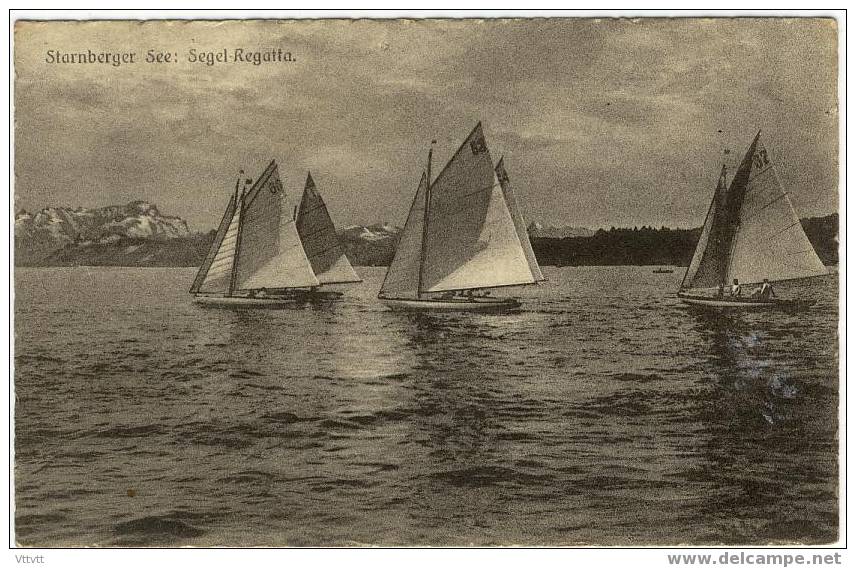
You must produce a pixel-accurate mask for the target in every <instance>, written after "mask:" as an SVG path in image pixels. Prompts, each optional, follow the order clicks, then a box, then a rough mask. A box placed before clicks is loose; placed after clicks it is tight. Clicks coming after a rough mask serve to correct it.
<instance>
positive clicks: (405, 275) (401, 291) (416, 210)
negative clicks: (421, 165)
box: [380, 172, 428, 298]
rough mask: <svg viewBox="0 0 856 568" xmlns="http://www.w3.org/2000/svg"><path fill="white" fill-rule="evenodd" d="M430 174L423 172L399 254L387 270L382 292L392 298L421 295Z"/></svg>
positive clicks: (398, 247)
mask: <svg viewBox="0 0 856 568" xmlns="http://www.w3.org/2000/svg"><path fill="white" fill-rule="evenodd" d="M427 190H428V176H427V175H426V174H425V173H424V172H423V173H422V179H421V180H420V181H419V189H417V190H416V196H415V197H414V198H413V203H412V204H411V206H410V212H409V213H408V215H407V221H406V222H405V223H404V228H403V229H402V230H401V234H400V235H399V239H398V245H397V246H396V247H395V256H394V257H393V259H392V262H391V263H390V265H389V269H388V270H387V272H386V278H385V279H384V281H383V285H382V286H381V288H380V295H381V296H384V297H388V298H416V297H418V296H419V266H420V264H421V262H422V228H423V226H424V217H425V192H426V191H427Z"/></svg>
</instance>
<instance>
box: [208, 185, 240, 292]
mask: <svg viewBox="0 0 856 568" xmlns="http://www.w3.org/2000/svg"><path fill="white" fill-rule="evenodd" d="M233 199H234V198H233ZM240 223H241V205H240V201H238V205H237V207H236V208H235V211H234V215H233V216H232V219H231V221H230V222H229V227H228V229H227V230H226V232H225V234H224V236H223V239H222V241H221V242H220V245H219V247H218V248H217V252H216V254H215V255H214V258H213V260H212V262H211V264H210V266H209V267H208V272H207V274H206V275H205V279H204V280H203V281H202V285H201V286H200V287H199V292H202V293H208V294H211V293H224V294H225V293H228V292H229V285H230V282H231V280H232V264H233V262H234V259H235V243H236V242H237V238H238V227H239V225H240Z"/></svg>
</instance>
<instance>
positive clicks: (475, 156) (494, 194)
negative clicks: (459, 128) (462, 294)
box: [380, 123, 544, 298]
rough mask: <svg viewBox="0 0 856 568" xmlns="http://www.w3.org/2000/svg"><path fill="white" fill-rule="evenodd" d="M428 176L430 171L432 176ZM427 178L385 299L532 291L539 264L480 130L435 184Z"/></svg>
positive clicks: (409, 220)
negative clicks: (521, 287)
mask: <svg viewBox="0 0 856 568" xmlns="http://www.w3.org/2000/svg"><path fill="white" fill-rule="evenodd" d="M429 169H430V168H429ZM429 175H430V174H424V173H423V175H422V180H421V181H420V183H419V189H418V190H417V192H416V196H415V197H414V200H413V204H412V205H411V207H410V213H409V214H408V216H407V222H406V223H405V226H404V229H403V230H402V233H401V237H400V239H399V242H398V246H397V247H396V252H395V257H394V258H393V261H392V263H391V264H390V267H389V270H388V271H387V276H386V279H385V280H384V283H383V285H382V287H381V290H380V295H381V296H383V297H394V298H412V297H416V298H418V297H420V296H421V294H423V293H431V292H447V291H459V290H470V289H476V288H493V287H498V286H514V285H522V284H533V283H535V282H538V281H540V280H543V279H544V277H543V276H542V274H541V269H540V268H539V267H538V263H537V261H536V260H535V255H534V253H533V252H532V247H531V245H530V243H529V237H528V234H527V233H526V227H525V224H524V221H523V218H522V216H521V215H520V211H519V209H518V206H517V203H516V201H515V199H514V193H513V191H512V189H511V185H510V184H509V183H508V176H507V174H506V173H505V169H504V167H503V165H502V162H501V161H500V163H499V164H497V166H496V168H494V166H493V162H492V161H491V158H490V152H489V151H488V149H487V143H486V142H485V138H484V134H483V132H482V126H481V123H479V124H477V125H476V127H475V128H474V129H473V131H472V132H471V133H470V135H469V136H468V137H467V138H466V140H464V143H463V144H462V145H461V147H460V148H459V149H458V151H457V152H455V154H454V156H453V157H452V159H451V160H450V161H449V163H448V164H446V167H445V168H443V170H442V171H441V172H440V175H438V176H437V178H436V179H435V180H434V181H433V182H430V180H429Z"/></svg>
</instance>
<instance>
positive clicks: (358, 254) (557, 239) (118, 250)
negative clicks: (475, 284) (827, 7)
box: [15, 201, 838, 266]
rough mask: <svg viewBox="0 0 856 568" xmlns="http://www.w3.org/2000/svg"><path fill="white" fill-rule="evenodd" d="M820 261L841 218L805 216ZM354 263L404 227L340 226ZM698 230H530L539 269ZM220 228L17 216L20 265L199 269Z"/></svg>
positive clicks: (627, 252)
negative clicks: (195, 229) (205, 229)
mask: <svg viewBox="0 0 856 568" xmlns="http://www.w3.org/2000/svg"><path fill="white" fill-rule="evenodd" d="M802 225H803V228H804V229H805V231H806V234H807V235H808V237H809V240H810V241H811V243H812V245H813V246H814V248H815V250H817V253H818V255H819V256H820V258H821V260H823V262H824V263H826V264H835V263H837V262H838V214H836V213H833V214H832V215H827V216H825V217H812V218H808V219H802ZM338 232H339V237H340V238H341V239H342V242H343V243H344V244H345V249H346V251H347V254H348V257H349V258H350V259H351V262H352V263H353V264H354V265H356V266H387V265H389V263H390V262H391V261H392V257H393V255H394V254H395V247H396V246H397V244H398V239H399V237H400V234H401V229H400V228H399V227H396V226H394V225H390V224H388V223H383V224H377V225H365V226H364V225H351V226H347V227H343V228H342V229H339V231H338ZM699 232H700V229H698V228H697V229H667V228H660V229H654V228H652V227H641V228H633V229H622V228H617V229H616V228H613V229H610V230H608V231H606V230H598V231H592V230H591V229H583V228H579V227H543V226H540V225H538V224H537V223H532V224H530V225H529V233H530V235H531V239H532V248H533V249H534V251H535V255H536V257H537V258H538V262H539V263H540V264H542V265H545V266H548V265H557V266H578V265H620V264H636V265H644V264H650V265H673V266H675V265H676V266H686V265H687V264H688V263H689V260H690V258H691V257H692V253H693V250H694V249H695V244H696V241H697V240H698V235H699ZM214 233H215V231H213V230H211V231H209V232H207V233H191V232H190V231H189V229H188V228H187V223H185V222H184V220H182V219H180V218H179V217H172V216H167V215H162V214H161V213H160V212H159V211H158V209H157V207H156V206H155V205H153V204H151V203H148V202H145V201H133V202H131V203H129V204H128V205H124V206H117V207H103V208H100V209H81V208H78V209H67V208H48V209H43V210H41V211H39V212H38V213H36V214H35V215H32V214H30V213H27V212H22V213H19V214H18V215H17V216H16V218H15V264H16V265H19V266H21V265H23V266H199V265H200V264H201V263H202V259H203V258H205V254H206V253H207V251H208V249H209V247H210V246H211V243H212V242H213V240H214Z"/></svg>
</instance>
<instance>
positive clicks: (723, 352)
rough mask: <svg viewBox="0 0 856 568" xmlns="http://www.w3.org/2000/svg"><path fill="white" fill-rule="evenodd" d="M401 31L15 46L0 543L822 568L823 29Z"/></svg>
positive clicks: (64, 30)
mask: <svg viewBox="0 0 856 568" xmlns="http://www.w3.org/2000/svg"><path fill="white" fill-rule="evenodd" d="M467 15H469V14H461V15H460V16H467ZM621 15H622V14H621V13H620V12H617V13H610V14H605V16H621ZM383 16H384V15H383V14H377V15H376V18H375V19H372V18H351V19H348V18H314V19H312V18H310V19H288V18H287V15H286V17H285V18H283V17H279V18H271V19H241V18H242V16H241V15H240V13H236V15H235V19H226V20H222V19H221V20H205V19H202V18H200V19H196V20H194V19H190V20H184V21H179V20H163V19H161V20H147V21H140V20H111V21H95V20H92V21H70V20H55V19H54V20H51V21H47V20H46V21H39V18H38V15H35V16H33V17H29V16H28V17H27V18H23V19H22V18H18V19H17V20H16V21H14V22H13V26H12V32H11V33H12V35H13V37H12V42H13V44H12V45H13V47H12V49H13V53H12V65H13V72H14V77H13V89H14V91H13V99H12V104H13V105H14V111H13V112H14V114H13V119H14V125H13V133H12V134H13V141H14V146H13V152H14V153H13V166H14V187H13V192H14V211H13V212H12V213H13V215H14V249H13V252H14V266H13V267H12V270H13V271H14V272H13V274H14V281H13V282H14V344H13V350H14V353H13V355H14V357H13V366H14V382H13V384H12V389H13V392H12V397H13V399H12V401H11V402H12V404H13V412H14V421H13V425H14V431H13V433H12V434H13V441H12V448H11V449H12V452H13V456H12V458H13V470H12V474H13V483H12V488H11V489H12V492H13V501H12V507H13V515H12V522H13V527H12V537H11V538H12V543H11V544H12V546H15V547H32V548H45V547H90V546H91V547H120V548H122V547H184V546H189V547H259V546H264V547H305V546H322V547H332V546H336V547H338V546H344V547H351V546H355V547H357V546H384V547H398V546H437V547H450V546H467V547H469V546H578V547H596V546H604V547H615V546H634V547H635V546H639V547H641V546H658V547H676V546H704V547H709V546H723V545H724V546H731V547H743V546H790V545H804V546H817V545H833V544H836V543H841V542H842V541H843V539H844V536H843V533H842V531H843V528H844V527H843V524H842V522H841V520H840V511H841V510H842V507H843V503H842V502H841V496H842V495H843V490H844V488H843V487H842V486H841V484H840V482H839V475H840V474H841V468H842V467H843V464H844V462H843V460H842V455H841V451H840V450H839V447H840V445H839V442H840V440H841V438H842V436H843V432H842V428H843V424H842V423H841V422H840V420H839V408H840V406H841V405H842V404H843V399H842V394H841V393H842V392H843V391H840V390H839V365H840V358H839V356H840V353H839V331H838V330H839V298H840V295H841V294H842V292H843V290H840V289H839V278H840V276H842V274H840V273H839V270H838V262H839V244H840V241H839V191H840V187H842V184H843V181H844V180H843V176H842V174H841V171H842V170H841V158H840V157H839V156H840V153H839V148H840V146H841V144H842V142H843V140H842V139H841V135H840V132H841V131H842V130H841V124H840V120H841V118H840V114H839V109H840V108H841V107H842V102H843V101H841V100H839V90H840V87H841V86H842V85H841V83H840V81H841V80H840V79H839V76H840V68H839V67H840V65H841V61H842V59H841V57H842V54H841V53H840V52H839V45H840V42H841V41H843V40H842V38H841V37H840V34H842V33H843V32H844V30H843V29H842V26H841V21H840V20H839V19H836V17H835V16H834V15H829V16H818V15H811V16H808V15H800V14H791V15H789V16H787V17H769V16H763V15H755V16H753V17H740V18H732V17H718V16H717V15H716V14H715V13H714V14H712V15H710V16H706V17H682V18H673V17H659V16H658V17H635V18H632V19H631V18H621V17H581V16H575V15H574V14H573V13H568V14H566V15H555V14H554V15H552V16H551V17H538V18H536V17H530V16H526V15H524V16H520V17H454V18H429V17H424V18H421V17H419V14H418V13H417V14H415V15H414V17H411V18H407V19H401V18H389V17H383ZM687 562H689V561H687Z"/></svg>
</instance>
